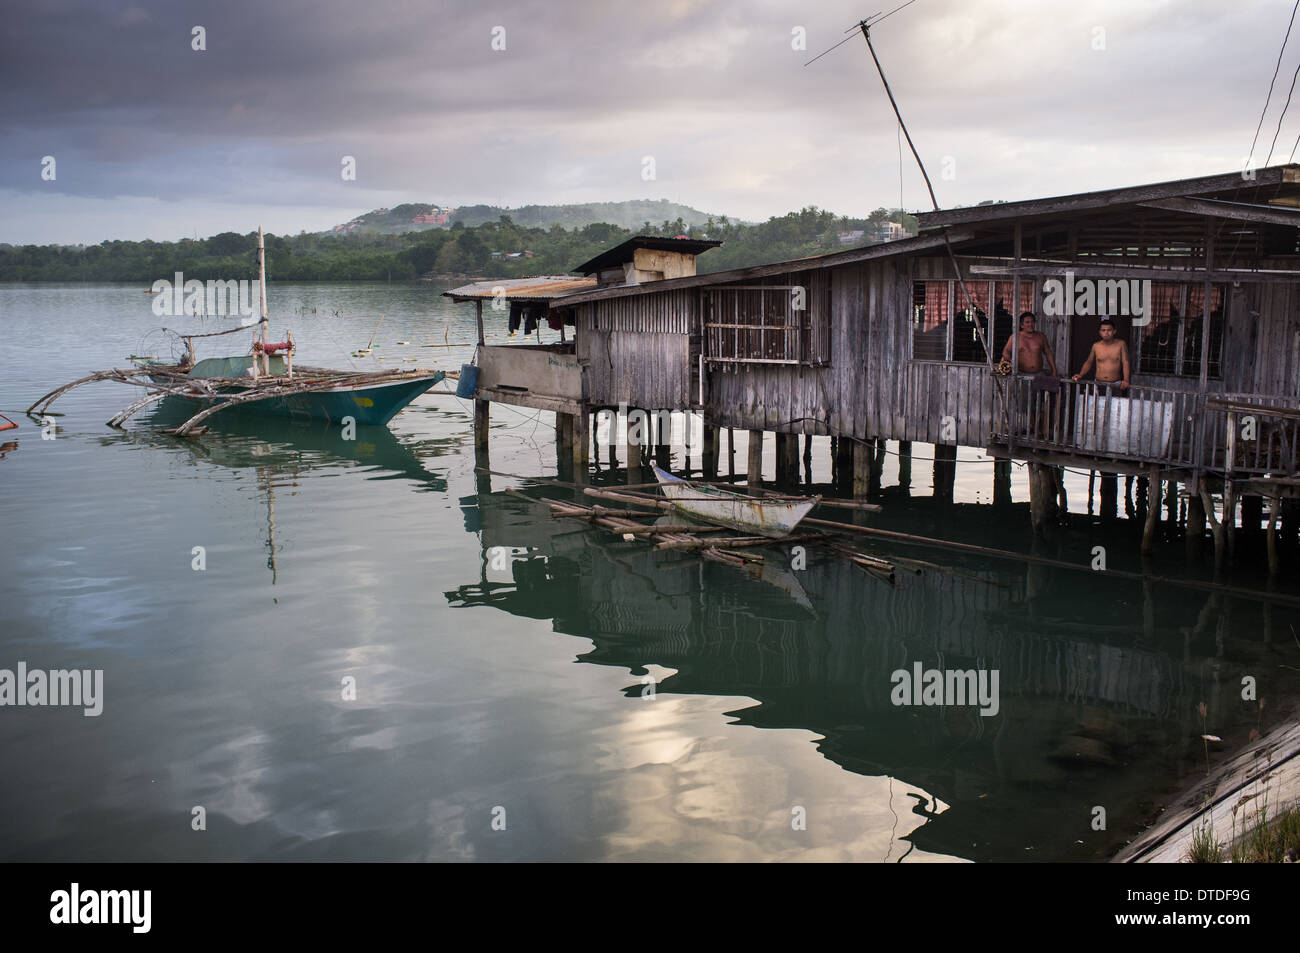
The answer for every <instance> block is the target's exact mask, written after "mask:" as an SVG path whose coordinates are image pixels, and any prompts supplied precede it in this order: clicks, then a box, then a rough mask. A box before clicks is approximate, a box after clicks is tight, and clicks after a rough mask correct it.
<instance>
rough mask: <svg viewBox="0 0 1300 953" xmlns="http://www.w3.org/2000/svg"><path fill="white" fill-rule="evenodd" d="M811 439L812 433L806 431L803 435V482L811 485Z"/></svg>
mask: <svg viewBox="0 0 1300 953" xmlns="http://www.w3.org/2000/svg"><path fill="white" fill-rule="evenodd" d="M812 441H813V435H812V434H810V433H808V434H804V437H803V482H804V483H806V484H809V485H811V484H812V481H813V475H812V460H813V457H812Z"/></svg>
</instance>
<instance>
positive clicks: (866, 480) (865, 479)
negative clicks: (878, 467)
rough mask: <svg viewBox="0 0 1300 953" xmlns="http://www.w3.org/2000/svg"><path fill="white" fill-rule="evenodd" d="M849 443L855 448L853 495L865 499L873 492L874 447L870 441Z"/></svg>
mask: <svg viewBox="0 0 1300 953" xmlns="http://www.w3.org/2000/svg"><path fill="white" fill-rule="evenodd" d="M844 439H845V438H841V442H843V440H844ZM849 443H851V444H852V446H853V470H852V472H853V477H852V479H853V495H854V496H855V497H865V496H867V495H868V494H869V492H870V490H871V457H872V453H871V451H872V446H871V443H870V441H862V440H850V441H849Z"/></svg>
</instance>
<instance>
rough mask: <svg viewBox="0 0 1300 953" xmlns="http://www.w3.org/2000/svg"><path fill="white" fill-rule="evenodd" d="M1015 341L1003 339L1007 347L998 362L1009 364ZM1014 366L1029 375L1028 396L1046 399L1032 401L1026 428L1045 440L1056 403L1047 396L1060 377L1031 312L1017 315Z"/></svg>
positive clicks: (1044, 338)
mask: <svg viewBox="0 0 1300 953" xmlns="http://www.w3.org/2000/svg"><path fill="white" fill-rule="evenodd" d="M1015 340H1016V336H1015V335H1012V336H1011V337H1009V338H1007V343H1006V344H1005V345H1004V346H1003V348H1002V360H1004V361H1007V362H1010V360H1011V344H1012V342H1014V341H1015ZM1043 358H1047V366H1048V367H1050V368H1051V373H1050V374H1049V373H1048V372H1047V370H1046V368H1044V367H1043ZM1016 366H1017V367H1018V368H1019V370H1020V372H1021V373H1022V374H1028V375H1029V392H1030V394H1031V395H1035V394H1047V395H1049V396H1047V397H1035V398H1033V406H1034V410H1033V414H1032V417H1031V421H1030V427H1029V429H1030V432H1031V433H1033V434H1036V435H1037V436H1040V437H1048V436H1049V435H1050V430H1051V426H1052V419H1053V418H1054V417H1055V415H1056V403H1057V399H1056V398H1055V397H1053V396H1050V395H1053V394H1056V393H1059V391H1060V389H1061V381H1060V374H1059V373H1058V372H1057V370H1056V357H1055V356H1054V355H1053V354H1052V346H1051V345H1050V344H1048V343H1047V335H1046V334H1044V333H1043V332H1042V331H1039V330H1037V328H1036V326H1035V321H1034V312H1032V311H1022V312H1021V314H1020V347H1019V349H1018V351H1017V354H1016Z"/></svg>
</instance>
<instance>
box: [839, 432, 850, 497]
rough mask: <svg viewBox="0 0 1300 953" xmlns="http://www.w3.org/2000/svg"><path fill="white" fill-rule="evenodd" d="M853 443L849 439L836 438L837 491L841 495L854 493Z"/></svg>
mask: <svg viewBox="0 0 1300 953" xmlns="http://www.w3.org/2000/svg"><path fill="white" fill-rule="evenodd" d="M853 443H854V442H853V441H852V440H850V439H849V438H848V437H837V438H835V489H836V491H837V492H839V493H852V492H853Z"/></svg>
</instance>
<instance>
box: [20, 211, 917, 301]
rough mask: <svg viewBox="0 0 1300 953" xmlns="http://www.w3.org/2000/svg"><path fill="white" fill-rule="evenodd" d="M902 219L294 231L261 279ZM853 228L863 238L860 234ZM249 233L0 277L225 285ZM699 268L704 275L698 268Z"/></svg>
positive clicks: (503, 261)
mask: <svg viewBox="0 0 1300 953" xmlns="http://www.w3.org/2000/svg"><path fill="white" fill-rule="evenodd" d="M890 220H893V221H898V222H900V223H901V224H902V225H903V226H904V227H905V228H906V229H907V231H908V233H909V234H915V231H916V220H915V219H913V218H912V217H911V216H910V215H906V214H904V213H901V212H899V211H897V210H888V209H883V208H882V209H877V210H876V211H875V212H873V213H872V214H871V215H870V216H869V217H867V218H864V219H851V218H846V217H844V216H839V215H835V214H834V213H832V212H828V211H825V210H824V209H818V208H815V207H808V208H804V209H802V210H800V211H798V212H790V213H789V214H787V215H783V216H779V217H773V218H771V219H769V220H768V221H766V222H762V223H759V224H752V225H751V224H745V223H739V222H733V221H730V220H728V219H727V218H726V217H725V216H722V217H719V218H718V219H717V220H713V219H710V220H709V221H707V222H706V223H705V224H703V225H701V226H695V227H691V226H688V225H686V224H685V223H684V222H683V221H682V220H681V219H680V218H678V219H677V220H675V221H665V222H662V223H660V224H659V225H652V224H651V223H649V222H646V223H645V224H644V225H642V226H641V227H640V228H638V229H636V230H629V229H625V228H620V227H618V226H616V225H607V224H592V225H586V226H584V227H581V228H573V229H566V228H564V227H563V226H561V225H558V224H556V225H552V226H550V227H549V228H526V227H521V226H519V225H516V224H515V223H514V222H513V221H511V219H510V217H509V216H506V215H503V216H501V217H500V218H499V219H498V220H497V221H495V222H486V223H483V224H481V225H475V226H470V227H466V226H465V225H463V224H460V223H456V224H454V225H453V226H452V227H451V228H447V229H435V230H427V231H419V232H407V233H404V234H380V233H378V232H368V231H364V230H362V231H359V232H353V233H349V234H345V235H330V234H320V233H307V232H301V233H299V234H298V235H269V234H268V235H267V236H266V259H267V265H268V268H267V277H268V278H269V279H270V280H275V281H396V280H407V279H415V278H420V277H422V276H425V275H431V274H433V275H481V274H489V275H491V276H493V277H500V278H515V277H525V276H528V275H540V274H563V273H566V272H568V271H570V270H572V268H573V267H574V265H576V264H577V263H579V262H582V261H586V260H588V259H590V258H592V257H593V256H595V255H596V254H598V253H599V252H601V251H603V250H604V249H606V248H609V247H611V246H613V245H617V244H619V243H620V242H623V241H625V240H626V239H628V238H631V237H632V236H633V235H661V236H673V235H679V234H690V235H691V237H693V238H704V237H707V238H710V239H716V240H721V241H722V242H723V245H722V247H720V248H718V249H716V250H715V251H714V252H713V254H712V255H711V256H710V257H709V260H708V263H707V270H709V271H718V270H724V269H728V268H738V267H745V266H748V265H754V264H760V263H763V262H767V261H774V260H781V259H792V258H801V257H806V256H809V255H817V254H823V253H826V252H832V251H838V250H842V249H846V248H851V247H854V246H858V245H865V244H869V243H871V241H872V240H873V238H874V237H875V235H876V233H877V231H878V229H879V226H880V225H881V224H883V223H885V222H887V221H890ZM859 233H860V234H859ZM256 248H257V232H256V231H253V232H249V233H247V234H244V235H240V234H237V233H235V232H223V233H221V234H219V235H214V236H212V237H211V238H206V239H197V240H195V239H182V240H180V241H176V242H155V241H147V240H146V241H105V242H101V243H100V244H98V245H5V244H0V281H96V282H99V281H132V282H145V283H147V282H152V281H154V280H155V279H157V278H160V277H167V278H170V277H171V275H172V274H174V273H175V272H178V271H179V272H183V273H184V274H185V276H186V278H196V279H199V280H208V279H230V278H238V277H240V276H243V275H245V274H246V273H247V272H248V271H249V269H250V267H254V268H255V267H256ZM702 270H706V269H704V267H703V263H702Z"/></svg>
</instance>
